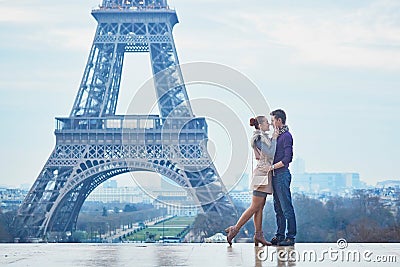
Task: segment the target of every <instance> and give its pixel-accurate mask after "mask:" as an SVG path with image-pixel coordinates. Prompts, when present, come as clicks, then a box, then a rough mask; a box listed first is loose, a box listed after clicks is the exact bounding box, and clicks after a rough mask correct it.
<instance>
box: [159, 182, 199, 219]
mask: <svg viewBox="0 0 400 267" xmlns="http://www.w3.org/2000/svg"><path fill="white" fill-rule="evenodd" d="M153 193H154V195H156V196H157V198H156V199H155V200H154V201H153V206H154V207H156V208H157V209H160V208H166V209H167V214H165V215H172V216H196V215H197V214H198V213H199V207H198V206H197V205H196V203H195V202H194V201H193V198H192V197H191V196H190V195H188V193H187V191H186V190H184V189H182V188H175V189H173V190H169V191H167V190H160V191H153Z"/></svg>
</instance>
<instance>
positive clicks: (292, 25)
mask: <svg viewBox="0 0 400 267" xmlns="http://www.w3.org/2000/svg"><path fill="white" fill-rule="evenodd" d="M399 9H400V3H399V2H396V1H376V2H373V3H372V4H370V5H368V6H364V7H361V8H353V9H351V8H350V9H349V8H347V9H343V8H336V9H334V8H329V9H328V8H322V7H319V8H315V9H312V10H310V9H304V8H297V9H296V8H295V7H294V8H290V9H280V8H273V7H271V8H270V7H268V8H267V7H266V6H259V8H257V9H254V8H251V9H249V8H246V7H244V8H243V9H242V10H236V11H234V12H231V13H230V14H229V13H228V14H226V15H225V16H223V17H222V16H221V17H216V18H215V19H214V21H215V22H216V23H222V24H224V25H226V26H227V27H229V28H232V27H234V28H236V30H237V31H238V32H241V33H243V34H244V36H249V35H250V34H249V32H253V33H252V34H251V36H252V38H253V37H254V38H258V39H254V40H253V41H255V42H258V43H263V44H269V45H275V46H281V47H286V48H287V49H288V50H290V51H294V52H295V53H293V54H292V55H291V60H292V61H293V63H303V64H304V63H306V64H310V63H311V64H320V65H328V66H339V67H356V68H373V69H386V70H398V69H400V12H397V11H396V10H399ZM246 32H247V33H246ZM257 34H258V36H257Z"/></svg>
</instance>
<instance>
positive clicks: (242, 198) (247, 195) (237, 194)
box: [229, 189, 252, 206]
mask: <svg viewBox="0 0 400 267" xmlns="http://www.w3.org/2000/svg"><path fill="white" fill-rule="evenodd" d="M229 195H230V196H231V198H232V201H233V202H234V203H235V204H236V203H237V204H239V205H240V204H242V205H244V206H247V205H249V204H250V203H251V199H252V194H251V191H250V189H246V190H243V191H231V192H229Z"/></svg>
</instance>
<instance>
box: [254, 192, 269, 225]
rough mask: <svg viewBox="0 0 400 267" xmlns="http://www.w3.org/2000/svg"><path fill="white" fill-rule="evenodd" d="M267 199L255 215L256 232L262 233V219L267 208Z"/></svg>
mask: <svg viewBox="0 0 400 267" xmlns="http://www.w3.org/2000/svg"><path fill="white" fill-rule="evenodd" d="M265 199H266V198H264V201H263V203H262V205H261V207H260V208H259V209H258V210H257V211H256V212H255V213H254V217H253V220H254V229H255V231H256V232H262V218H263V211H264V206H265Z"/></svg>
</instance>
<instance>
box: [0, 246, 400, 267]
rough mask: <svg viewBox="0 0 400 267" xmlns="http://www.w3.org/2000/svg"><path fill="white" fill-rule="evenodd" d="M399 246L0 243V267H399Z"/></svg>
mask: <svg viewBox="0 0 400 267" xmlns="http://www.w3.org/2000/svg"><path fill="white" fill-rule="evenodd" d="M399 263H400V244H386V243H385V244H366V243H362V244H360V243H357V244H356V243H354V244H348V245H347V247H345V248H339V246H338V244H336V243H314V244H311V243H299V244H296V245H295V246H294V247H286V248H285V247H264V248H261V247H260V248H255V247H254V245H253V244H250V243H234V244H233V246H232V247H229V246H228V245H227V244H226V243H221V244H217V243H213V244H210V243H180V244H168V245H167V244H147V243H129V244H65V243H64V244H0V266H96V267H100V266H107V267H108V266H140V267H145V266H206V267H211V266H341V267H342V266H399Z"/></svg>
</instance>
